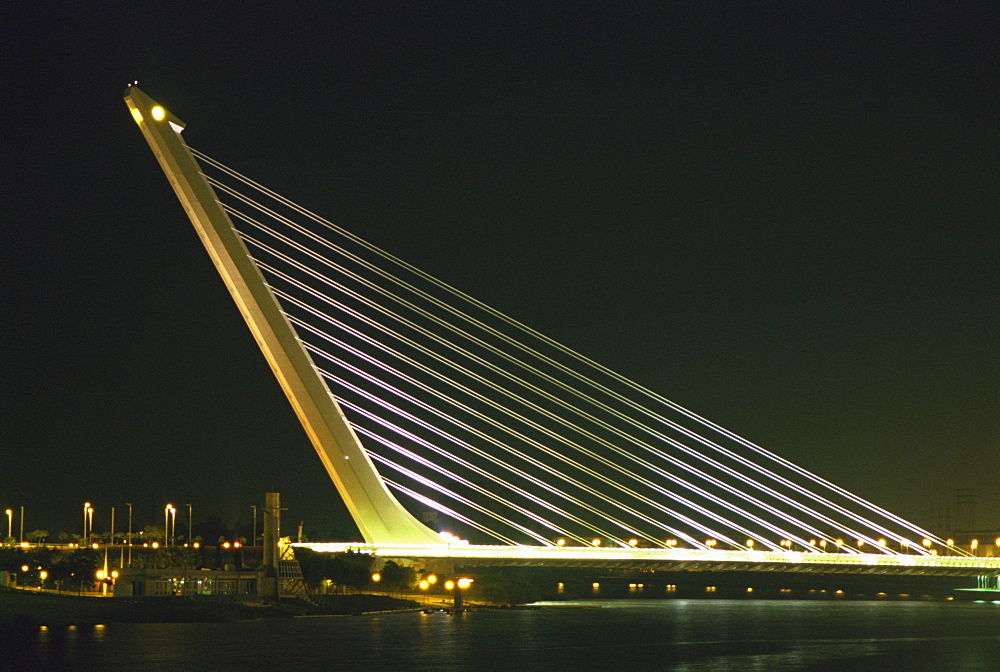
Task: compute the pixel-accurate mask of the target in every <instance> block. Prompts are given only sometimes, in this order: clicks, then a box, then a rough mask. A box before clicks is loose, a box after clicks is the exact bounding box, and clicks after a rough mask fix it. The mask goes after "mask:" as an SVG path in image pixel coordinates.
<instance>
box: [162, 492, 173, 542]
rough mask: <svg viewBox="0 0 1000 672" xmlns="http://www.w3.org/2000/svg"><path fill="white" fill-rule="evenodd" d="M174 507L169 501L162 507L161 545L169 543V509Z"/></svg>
mask: <svg viewBox="0 0 1000 672" xmlns="http://www.w3.org/2000/svg"><path fill="white" fill-rule="evenodd" d="M172 508H174V505H173V504H170V503H169V502H168V503H167V505H166V506H165V507H163V545H164V546H169V545H170V509H172Z"/></svg>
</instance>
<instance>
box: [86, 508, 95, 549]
mask: <svg viewBox="0 0 1000 672" xmlns="http://www.w3.org/2000/svg"><path fill="white" fill-rule="evenodd" d="M93 540H94V507H92V506H91V505H90V504H87V545H88V546H89V545H90V543H91V542H93Z"/></svg>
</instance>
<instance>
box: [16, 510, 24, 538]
mask: <svg viewBox="0 0 1000 672" xmlns="http://www.w3.org/2000/svg"><path fill="white" fill-rule="evenodd" d="M17 541H18V542H19V543H21V544H23V543H24V506H23V505H22V506H21V534H20V536H19V537H18V540H17Z"/></svg>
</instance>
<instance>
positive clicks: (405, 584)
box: [381, 560, 417, 591]
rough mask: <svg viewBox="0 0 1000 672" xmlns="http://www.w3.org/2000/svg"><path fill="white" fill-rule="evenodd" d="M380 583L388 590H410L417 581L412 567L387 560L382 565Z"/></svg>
mask: <svg viewBox="0 0 1000 672" xmlns="http://www.w3.org/2000/svg"><path fill="white" fill-rule="evenodd" d="M381 574H382V580H381V583H382V585H384V586H385V587H386V588H387V589H388V590H390V591H393V590H410V589H412V588H413V587H414V586H415V585H416V583H417V573H416V572H415V571H414V570H413V567H409V566H403V565H400V564H397V563H396V562H394V561H392V560H389V561H388V562H386V563H385V565H384V566H383V567H382V572H381Z"/></svg>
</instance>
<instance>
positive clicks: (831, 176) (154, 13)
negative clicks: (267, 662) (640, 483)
mask: <svg viewBox="0 0 1000 672" xmlns="http://www.w3.org/2000/svg"><path fill="white" fill-rule="evenodd" d="M116 4H118V3H116ZM208 4H209V5H213V4H215V3H208ZM218 4H224V3H218ZM251 4H264V3H251ZM280 4H281V3H278V4H274V3H271V5H273V8H269V9H255V8H248V6H247V5H246V4H240V5H232V6H231V7H232V11H223V10H222V9H211V8H210V7H209V8H206V7H204V6H203V5H202V4H199V5H198V6H197V7H195V6H193V5H192V6H191V7H190V8H185V3H182V2H181V3H177V2H172V3H168V2H149V3H134V4H133V5H128V4H126V5H121V6H122V7H127V9H123V10H121V11H116V12H113V13H112V12H101V11H94V10H93V9H82V8H79V9H72V10H67V9H64V8H63V7H62V5H60V4H55V3H52V4H44V3H43V4H37V3H36V4H33V5H32V9H31V10H26V9H19V10H16V13H17V14H19V15H17V16H13V17H11V16H10V15H11V14H12V13H15V10H10V9H8V10H6V13H7V15H8V21H7V22H5V23H6V24H7V26H8V27H7V30H6V31H5V37H4V40H3V45H2V47H0V49H2V54H3V58H2V62H3V83H4V85H3V91H4V93H3V97H4V101H5V104H4V106H3V118H4V122H5V129H4V133H3V136H2V140H0V156H2V157H3V164H4V166H5V171H4V174H5V179H4V183H3V192H2V197H0V213H2V232H3V234H2V235H3V240H2V244H3V248H2V249H3V250H4V257H5V260H6V263H5V264H4V265H3V273H4V288H5V292H4V295H5V300H4V302H3V305H4V329H3V331H2V338H3V354H4V356H3V358H2V367H3V368H2V372H3V373H2V380H3V384H4V390H5V394H4V395H3V398H4V410H3V421H2V426H0V427H2V433H0V507H2V508H6V507H8V506H11V507H15V508H16V507H19V506H22V505H23V506H25V507H26V513H27V521H26V527H27V529H35V528H37V527H42V528H45V529H49V530H51V531H56V530H67V531H71V532H75V531H78V528H79V527H80V526H81V523H80V522H79V519H80V518H81V517H82V514H81V508H82V504H83V502H84V501H91V502H93V503H95V504H96V505H97V507H98V513H97V516H98V521H99V522H98V526H106V517H107V515H108V509H109V508H110V506H112V505H115V506H117V507H119V511H123V510H124V506H123V504H124V502H126V501H130V502H133V503H135V506H136V509H135V511H136V524H137V525H143V524H153V523H156V522H157V521H158V520H160V515H161V512H162V510H163V506H164V504H165V503H166V502H168V501H171V502H173V503H175V504H184V503H188V502H190V503H192V504H193V506H194V511H195V520H196V521H197V520H198V519H199V518H201V517H204V516H206V515H208V514H209V513H214V514H218V515H220V516H222V518H223V519H224V520H225V521H227V522H229V523H234V522H237V521H243V522H245V521H247V520H249V516H250V505H251V504H255V503H261V500H262V499H263V493H264V492H265V491H266V490H270V489H275V490H277V491H280V492H281V493H282V497H283V500H284V503H285V505H286V506H287V507H288V513H287V514H286V516H287V517H286V526H288V524H289V523H290V522H297V521H298V520H300V519H305V521H306V528H307V530H310V529H311V530H313V531H315V532H319V533H320V534H326V533H328V532H329V531H330V530H334V529H337V528H344V527H347V526H348V525H349V524H348V523H346V522H345V514H344V512H343V507H342V505H340V504H339V500H338V496H337V494H336V491H335V489H334V487H333V486H332V484H330V483H329V482H328V481H327V479H326V476H325V475H324V473H323V471H322V469H321V466H320V463H319V461H318V459H317V458H316V456H315V454H314V453H313V450H312V448H311V447H310V445H309V444H308V442H307V440H306V438H305V436H304V434H303V433H302V431H301V429H300V428H299V426H298V424H297V421H296V420H295V418H294V416H293V414H292V412H291V410H290V409H289V407H288V404H287V402H286V401H285V399H284V396H283V395H282V393H281V391H280V389H279V388H278V385H277V383H276V382H275V381H274V380H273V377H272V375H271V373H270V371H269V370H268V368H267V366H266V364H265V362H264V359H263V357H262V356H261V355H260V354H259V351H258V350H257V348H256V345H255V344H254V343H253V341H252V340H251V337H250V334H249V332H248V330H247V329H246V327H245V326H244V325H243V323H242V320H241V318H240V317H239V315H238V313H237V311H236V308H235V306H234V305H233V304H232V301H231V300H230V299H229V297H228V294H227V293H226V291H225V289H224V287H223V285H222V283H221V281H220V280H219V279H218V277H217V275H216V273H215V271H214V269H213V268H212V266H211V264H210V262H209V259H208V257H207V255H206V254H205V252H204V250H203V249H202V248H201V246H200V243H199V242H198V240H197V238H196V236H195V234H194V231H193V229H192V227H191V225H190V223H189V222H188V221H187V219H186V217H185V215H184V214H183V211H182V210H181V208H180V206H179V204H178V203H177V201H176V199H175V198H174V196H173V194H172V192H171V190H170V188H169V186H168V183H167V181H166V179H165V178H164V176H163V175H162V173H161V172H160V170H159V168H158V166H157V164H156V161H155V159H154V157H153V155H152V153H151V152H150V151H149V149H148V147H147V145H146V144H145V141H144V140H143V138H142V136H141V134H140V132H139V130H138V129H137V128H136V127H135V124H134V123H133V121H132V119H131V117H130V116H129V114H128V111H127V108H126V106H125V104H124V103H123V102H122V91H123V90H124V87H125V84H126V83H127V82H130V81H132V80H135V79H137V80H139V84H140V86H141V87H142V88H143V90H144V91H146V92H147V93H148V94H149V95H151V96H152V97H154V98H155V99H157V100H158V101H159V102H161V103H162V104H164V105H165V106H166V107H168V108H169V109H170V110H171V111H172V112H173V113H174V114H176V115H177V116H179V117H180V118H181V119H183V120H184V121H185V122H186V123H187V125H188V126H187V130H186V131H185V138H186V140H187V142H188V143H189V144H190V145H191V146H193V147H195V148H197V149H200V150H202V151H204V152H206V153H208V154H209V155H211V156H213V157H215V158H217V159H219V160H221V161H223V162H225V163H227V164H228V165H230V166H232V167H234V168H237V169H238V170H240V171H241V172H243V173H244V174H247V175H250V176H252V177H254V178H255V179H257V180H258V181H261V182H263V183H265V184H267V185H268V186H270V187H272V188H274V189H275V190H277V191H279V192H281V193H283V194H284V195H286V196H288V197H290V198H293V199H295V200H297V201H299V202H300V203H302V204H304V205H306V206H307V207H309V208H310V209H312V210H314V211H316V212H319V213H321V214H323V215H324V216H326V217H327V218H329V219H331V220H334V221H336V222H338V223H340V224H341V225H344V226H346V227H348V228H350V229H351V230H353V231H354V232H356V233H358V234H360V235H362V236H364V237H366V238H368V239H369V240H371V241H373V242H375V243H377V244H378V245H380V246H382V247H384V248H385V249H387V250H389V251H391V252H393V253H396V254H398V255H399V256H402V257H404V258H405V259H407V260H408V261H410V262H412V263H414V264H415V265H417V266H419V267H422V268H424V269H426V270H429V271H430V272H432V273H434V274H436V275H437V276H438V277H440V278H442V279H443V280H446V281H447V282H450V283H452V284H454V285H456V286H457V287H459V288H460V289H463V290H465V291H467V292H468V293H470V294H472V295H474V296H476V297H478V298H480V299H482V300H484V301H486V302H488V303H490V304H492V305H494V306H495V307H497V308H499V309H501V310H503V311H505V312H507V313H508V314H510V315H512V316H514V317H516V318H518V319H520V320H522V321H523V322H525V323H527V324H529V325H532V326H534V327H536V328H538V329H540V330H542V331H544V332H545V333H547V334H549V335H551V336H553V337H554V338H556V339H558V340H561V341H563V342H564V343H566V344H567V345H569V346H571V347H573V348H574V349H576V350H578V351H580V352H583V353H585V354H587V355H590V356H592V357H593V358H595V359H597V360H598V361H600V362H602V363H604V364H606V365H608V366H610V367H611V368H614V369H616V370H618V371H620V372H622V373H623V374H625V375H627V376H630V377H632V378H634V379H635V380H637V381H639V382H641V383H643V384H645V385H647V386H649V387H651V388H652V389H654V390H656V391H658V392H660V393H662V394H664V395H666V396H667V397H669V398H671V399H673V400H675V401H677V402H679V403H681V404H683V405H685V406H687V407H688V408H691V409H693V410H695V411H697V412H699V413H701V414H702V415H705V416H707V417H709V418H711V419H713V420H715V421H716V422H718V423H720V424H722V425H724V426H726V427H728V428H730V429H732V430H734V431H736V432H739V433H741V434H743V435H744V436H746V437H748V438H750V439H752V440H754V441H756V442H757V443H760V444H762V445H764V446H765V447H768V448H769V449H771V450H772V451H774V452H777V453H779V454H780V455H783V456H785V457H787V458H789V459H791V460H793V461H796V462H798V463H800V464H802V465H803V466H805V467H807V468H809V469H812V470H814V471H816V472H818V473H819V474H820V475H822V476H825V477H827V478H829V479H830V480H832V481H834V482H836V483H838V484H839V485H842V486H843V487H846V488H847V489H849V490H852V491H854V492H856V493H858V494H860V495H862V496H864V497H867V498H869V499H871V500H873V501H875V502H876V503H878V504H880V505H883V506H885V507H887V508H889V509H891V510H893V511H895V512H897V513H899V514H901V515H904V516H907V517H910V518H911V519H913V520H915V522H918V523H921V524H925V525H931V524H935V522H938V521H939V520H940V518H941V517H942V516H943V515H944V513H945V511H946V510H949V507H950V511H951V515H952V517H953V518H954V517H955V515H956V513H957V510H956V505H955V498H956V497H955V491H956V489H958V488H968V487H971V488H975V497H976V501H977V503H976V509H975V511H976V512H975V516H976V521H977V523H978V526H979V527H981V528H985V527H998V526H1000V492H998V488H997V486H996V476H995V471H996V462H997V456H998V446H1000V440H998V439H1000V403H998V399H1000V397H998V390H1000V386H998V381H1000V367H998V363H1000V362H998V351H1000V350H998V345H1000V343H998V321H1000V317H998V311H997V300H996V299H997V296H996V295H997V292H996V287H997V285H998V283H997V275H998V274H997V258H998V256H997V252H998V245H997V243H998V233H997V224H998V221H1000V202H998V187H1000V180H998V168H997V167H998V165H1000V156H998V154H1000V152H998V148H1000V147H998V133H997V131H998V119H1000V115H998V111H1000V110H998V103H997V101H998V98H997V95H996V91H997V78H996V70H995V63H996V42H995V29H996V25H997V21H998V19H1000V10H998V9H997V5H996V4H995V3H986V2H983V3H979V2H964V3H941V4H925V3H904V4H899V3H893V4H891V5H890V4H889V3H885V5H883V3H743V2H732V3H718V4H716V3H711V2H693V3H649V4H646V3H638V4H634V3H633V4H626V5H625V6H624V7H623V6H621V3H604V2H579V3H544V2H543V3H536V2H530V3H527V2H526V3H518V2H514V3H492V5H493V6H492V7H487V8H484V7H482V6H481V4H482V3H451V2H434V3H428V2H413V3H317V4H315V5H296V3H291V5H292V6H293V7H296V6H297V7H299V8H298V9H285V8H282V9H280V10H279V9H278V7H279V5H280ZM330 5H333V6H334V7H336V6H339V5H343V7H342V8H340V9H332V8H331V6H330ZM662 5H667V7H663V6H662ZM227 6H228V5H227ZM119 526H120V524H119Z"/></svg>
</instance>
